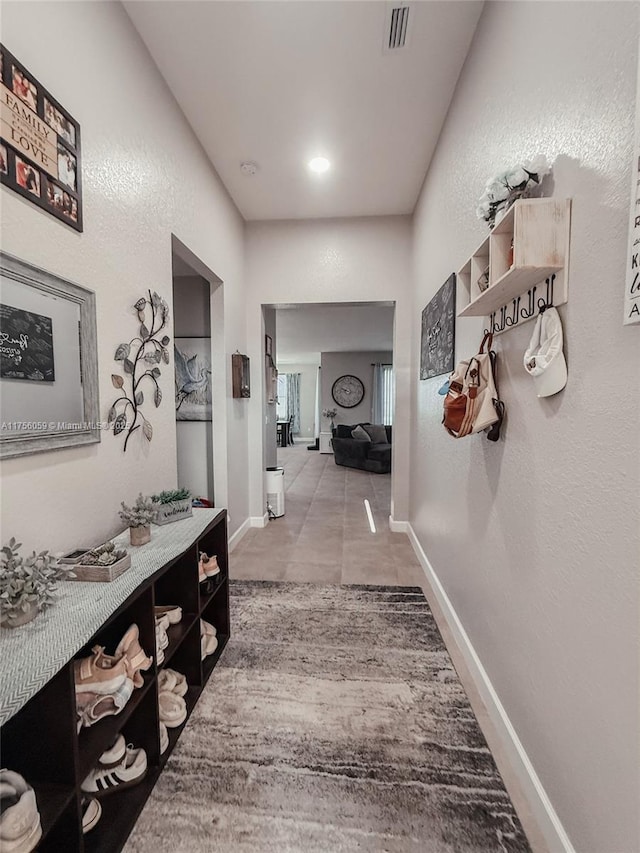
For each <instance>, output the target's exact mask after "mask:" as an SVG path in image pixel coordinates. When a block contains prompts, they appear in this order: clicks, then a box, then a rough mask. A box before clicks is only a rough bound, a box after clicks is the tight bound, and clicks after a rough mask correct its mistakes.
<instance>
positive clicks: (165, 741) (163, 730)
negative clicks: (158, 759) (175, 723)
mask: <svg viewBox="0 0 640 853" xmlns="http://www.w3.org/2000/svg"><path fill="white" fill-rule="evenodd" d="M168 746H169V732H168V730H167V727H166V726H165V724H164V723H160V755H164V753H165V752H166V751H167V748H168Z"/></svg>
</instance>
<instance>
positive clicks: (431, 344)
mask: <svg viewBox="0 0 640 853" xmlns="http://www.w3.org/2000/svg"><path fill="white" fill-rule="evenodd" d="M455 330H456V276H455V273H452V274H451V275H450V276H449V278H448V279H447V280H446V281H445V283H444V284H443V285H442V287H441V288H440V290H439V291H438V292H437V293H436V295H435V296H434V297H433V299H432V300H431V302H430V303H429V304H428V305H427V307H426V308H425V309H424V311H423V312H422V339H421V343H420V379H431V378H432V377H434V376H440V374H442V373H451V371H452V370H453V368H454V367H455V365H454V337H455Z"/></svg>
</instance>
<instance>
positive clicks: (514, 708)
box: [410, 3, 640, 853]
mask: <svg viewBox="0 0 640 853" xmlns="http://www.w3.org/2000/svg"><path fill="white" fill-rule="evenodd" d="M637 46H638V6H637V4H635V3H634V4H632V3H566V4H565V3H489V4H487V6H486V7H485V10H484V12H483V15H482V18H481V20H480V24H479V28H478V31H477V33H476V36H475V40H474V43H473V45H472V48H471V52H470V55H469V57H468V59H467V62H466V65H465V67H464V69H463V72H462V75H461V78H460V80H459V82H458V88H457V90H456V94H455V97H454V100H453V102H452V106H451V109H450V111H449V115H448V117H447V121H446V124H445V127H444V130H443V133H442V135H441V138H440V142H439V145H438V149H437V153H436V156H435V158H434V160H433V162H432V166H431V169H430V171H429V174H428V176H427V179H426V182H425V186H424V188H423V192H422V195H421V199H420V202H419V206H418V210H417V213H416V217H415V230H414V236H415V270H414V274H415V282H416V284H415V302H414V311H413V352H414V359H413V361H414V364H416V365H417V362H418V358H419V338H420V325H419V321H420V311H421V310H422V308H423V307H424V305H425V304H426V303H427V301H428V300H429V299H430V297H431V296H432V295H433V293H434V292H435V291H436V290H437V288H438V287H439V286H440V285H441V284H442V282H443V281H444V280H445V279H446V278H447V276H448V275H449V274H450V273H451V271H452V270H456V269H458V268H459V267H460V266H462V264H463V262H464V261H465V259H466V257H467V256H468V255H469V254H470V253H471V251H473V250H474V249H475V247H476V245H478V244H479V243H480V241H481V239H482V238H483V237H484V235H485V234H486V227H485V226H484V225H483V224H482V223H479V222H478V221H476V220H475V216H474V210H475V205H476V200H477V199H478V197H479V196H480V194H481V192H482V190H483V187H484V184H485V182H486V181H487V179H488V178H489V177H491V176H492V175H493V174H494V173H495V172H496V171H497V170H498V169H499V168H500V167H501V166H503V165H504V166H508V165H509V164H511V163H513V162H514V161H517V160H518V159H519V158H520V157H528V156H532V155H534V154H536V153H538V152H543V153H546V154H547V155H548V156H549V157H550V158H557V159H556V165H555V168H554V183H555V186H554V187H553V193H554V195H556V196H558V197H560V198H564V197H570V198H572V199H573V218H572V236H571V269H570V281H569V302H568V304H567V305H566V306H563V307H562V308H561V311H560V313H561V315H562V318H563V321H564V324H565V349H566V353H567V360H568V365H569V382H568V385H567V387H566V390H565V391H564V392H563V393H562V394H560V395H558V396H555V397H552V398H550V399H546V400H538V399H537V398H536V397H535V395H534V392H533V387H532V383H531V380H530V379H529V377H528V376H527V375H526V374H525V372H524V369H523V366H522V355H523V352H524V349H525V348H526V345H527V343H528V341H529V337H530V335H531V331H532V323H529V324H526V325H524V326H523V327H521V328H517V329H513V330H511V331H509V332H507V333H506V334H505V335H502V336H501V337H500V338H499V339H498V341H497V349H498V350H499V353H500V356H499V357H500V386H501V391H502V396H503V397H504V400H505V402H506V406H507V412H508V420H507V423H506V428H505V430H504V437H503V438H502V439H501V440H500V442H499V443H498V444H492V443H490V442H488V441H487V440H486V438H484V437H471V438H468V439H464V440H462V441H459V442H456V441H454V440H453V439H451V438H450V437H449V436H448V435H447V434H446V433H445V431H444V430H443V428H442V427H441V425H440V420H441V412H442V398H441V397H439V396H438V394H437V390H438V388H439V386H440V385H441V382H442V380H441V379H433V380H430V381H423V382H420V381H419V380H418V379H417V376H416V373H415V371H414V373H413V376H414V383H413V389H412V391H413V406H412V431H411V432H412V446H411V465H412V472H413V476H412V480H411V513H410V515H411V521H412V524H413V527H414V529H415V531H416V533H417V535H418V537H419V540H420V542H421V544H422V546H423V548H424V549H425V551H426V553H427V554H428V556H429V558H430V560H431V562H432V564H433V566H434V568H435V571H436V573H437V574H438V576H439V577H440V579H441V580H442V583H443V585H444V587H445V590H446V592H447V593H448V595H449V597H450V599H451V600H452V602H453V605H454V607H455V609H456V611H457V613H458V614H459V616H460V618H461V620H462V623H463V624H464V627H465V629H466V631H467V632H468V634H469V636H470V638H471V641H472V643H473V645H474V646H475V649H476V651H477V652H478V654H479V656H480V658H481V660H482V662H483V663H484V666H485V668H486V669H487V670H488V674H489V676H490V679H491V681H492V682H493V685H494V687H495V688H496V690H497V692H498V694H499V696H500V698H501V700H502V702H503V704H504V705H505V707H506V710H507V713H508V715H509V717H510V719H511V721H512V722H513V724H514V725H515V728H516V730H517V733H518V735H519V736H520V738H521V740H522V742H523V744H524V747H525V749H526V751H527V753H528V755H529V757H530V758H531V760H532V761H533V764H534V767H535V769H536V771H537V773H538V774H539V776H540V778H541V780H542V783H543V785H544V787H545V788H546V791H547V793H548V794H549V796H550V798H551V800H552V803H553V805H554V806H555V808H556V810H557V812H558V814H559V816H560V818H561V820H562V822H563V824H564V826H565V828H566V830H567V831H568V833H569V835H570V837H571V839H572V842H573V844H574V846H575V848H576V850H578V851H580V853H605V851H606V853H613V852H614V851H615V852H616V853H632V851H636V850H638V849H639V847H640V845H639V843H638V836H637V831H638V822H637V807H638V740H637V738H638V679H637V675H638V659H637V635H638V554H639V549H638V492H639V490H638V485H639V477H638V474H639V466H638V415H639V407H638V376H637V365H638V358H639V356H640V328H639V327H638V326H635V327H631V326H627V327H623V326H622V308H621V305H622V298H623V285H624V275H625V266H624V263H625V250H626V241H627V225H628V213H629V188H630V166H631V153H632V130H633V115H634V110H635V106H634V104H635V101H634V98H635V77H636V59H637ZM481 329H482V321H480V320H473V319H471V320H464V319H463V320H458V322H457V346H456V350H457V353H456V354H457V357H462V356H463V355H466V354H469V353H472V352H473V351H474V347H476V346H477V343H478V342H479V335H480V332H481Z"/></svg>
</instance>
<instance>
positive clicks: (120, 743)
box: [98, 735, 127, 769]
mask: <svg viewBox="0 0 640 853" xmlns="http://www.w3.org/2000/svg"><path fill="white" fill-rule="evenodd" d="M126 751H127V743H126V741H125V739H124V735H118V736H117V737H116V739H115V740H114V742H113V743H112V744H111V746H110V747H109V749H107V750H105V751H104V752H103V753H102V755H101V756H100V758H99V759H98V763H99V764H101V765H102V766H103V767H106V768H108V769H111V768H112V767H117V766H118V764H121V763H122V759H123V758H124V757H125V754H126Z"/></svg>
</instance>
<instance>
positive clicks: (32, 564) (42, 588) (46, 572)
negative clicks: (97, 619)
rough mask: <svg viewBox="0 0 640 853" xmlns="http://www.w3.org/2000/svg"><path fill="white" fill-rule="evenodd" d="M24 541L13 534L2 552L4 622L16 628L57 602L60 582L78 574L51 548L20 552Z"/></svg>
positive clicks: (0, 615)
mask: <svg viewBox="0 0 640 853" xmlns="http://www.w3.org/2000/svg"><path fill="white" fill-rule="evenodd" d="M21 547H22V544H21V543H20V542H16V540H15V539H14V538H13V537H11V539H10V540H9V542H8V544H7V545H4V547H3V548H2V551H1V552H0V622H1V623H2V624H3V625H6V626H7V627H9V628H16V627H18V625H24V624H25V623H26V622H30V621H31V620H32V619H33V618H35V616H37V615H38V613H39V612H40V611H42V610H46V609H47V607H49V606H50V605H51V604H53V603H54V602H55V596H54V595H53V593H54V592H55V590H56V589H57V582H58V581H60V580H65V579H67V578H72V577H74V573H73V571H72V570H71V567H69V566H64V565H60V564H59V563H56V560H55V558H54V557H52V556H51V554H49V552H48V551H41V552H40V553H39V554H36V552H35V551H34V552H33V553H32V554H31V556H29V557H26V558H24V557H22V556H21V555H20V548H21Z"/></svg>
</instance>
